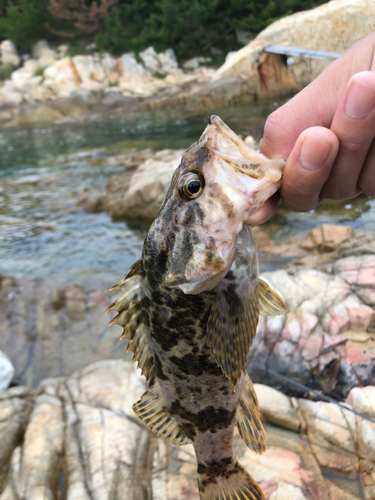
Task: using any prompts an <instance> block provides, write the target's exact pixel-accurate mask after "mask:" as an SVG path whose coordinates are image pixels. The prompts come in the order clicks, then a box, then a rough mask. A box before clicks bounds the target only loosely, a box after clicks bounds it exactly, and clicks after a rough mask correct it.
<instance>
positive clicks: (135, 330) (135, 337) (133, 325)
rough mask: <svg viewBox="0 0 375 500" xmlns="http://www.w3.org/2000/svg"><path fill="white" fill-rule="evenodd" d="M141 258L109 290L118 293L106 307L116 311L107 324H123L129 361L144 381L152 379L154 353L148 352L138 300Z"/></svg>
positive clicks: (139, 298)
mask: <svg viewBox="0 0 375 500" xmlns="http://www.w3.org/2000/svg"><path fill="white" fill-rule="evenodd" d="M141 274H142V261H141V260H138V261H137V262H136V263H135V264H133V266H132V267H131V268H130V272H129V274H128V275H127V277H126V278H125V279H124V280H123V281H121V282H120V283H118V284H117V285H116V286H115V287H113V288H112V290H114V289H116V290H121V291H122V292H123V293H122V295H121V296H120V297H119V298H118V299H117V300H116V301H115V302H114V303H113V304H112V305H111V306H110V307H109V308H108V309H107V311H106V313H107V312H108V311H117V312H118V315H117V316H116V317H115V318H113V319H112V321H111V322H110V323H109V324H110V325H119V326H122V328H123V333H122V335H121V337H120V340H121V339H124V338H127V339H128V340H129V344H128V347H127V349H126V351H127V352H128V351H133V352H134V357H133V363H134V362H135V361H137V362H138V368H140V369H141V373H142V375H144V376H145V377H146V379H147V381H148V382H150V383H153V381H154V379H155V369H154V356H153V354H152V351H151V348H150V345H149V341H148V337H147V328H146V326H145V324H144V322H143V320H144V318H143V309H142V308H143V304H142V282H141Z"/></svg>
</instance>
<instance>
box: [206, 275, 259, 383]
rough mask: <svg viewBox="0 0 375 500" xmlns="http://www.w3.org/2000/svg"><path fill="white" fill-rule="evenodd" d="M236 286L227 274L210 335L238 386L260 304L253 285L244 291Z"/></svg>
mask: <svg viewBox="0 0 375 500" xmlns="http://www.w3.org/2000/svg"><path fill="white" fill-rule="evenodd" d="M226 285H228V286H226ZM232 287H233V283H232V282H229V283H228V280H227V278H224V280H223V281H222V282H221V283H220V285H219V287H218V292H217V294H216V298H215V301H214V303H213V306H212V309H211V313H210V316H209V318H208V323H207V334H206V338H207V344H208V346H209V347H210V349H211V351H212V353H213V355H214V357H215V360H216V362H217V364H218V365H219V366H220V368H221V369H222V370H223V373H224V374H225V375H226V376H227V377H228V379H229V380H230V381H231V383H232V384H233V386H234V388H235V387H236V385H237V383H238V381H239V380H240V378H241V375H242V374H243V373H244V372H245V369H246V361H247V354H248V352H249V349H250V347H251V343H252V341H253V338H254V335H255V332H256V328H257V324H258V317H259V305H258V297H257V296H256V290H253V289H252V287H251V286H248V287H247V288H246V290H245V291H241V293H237V292H236V291H234V290H232Z"/></svg>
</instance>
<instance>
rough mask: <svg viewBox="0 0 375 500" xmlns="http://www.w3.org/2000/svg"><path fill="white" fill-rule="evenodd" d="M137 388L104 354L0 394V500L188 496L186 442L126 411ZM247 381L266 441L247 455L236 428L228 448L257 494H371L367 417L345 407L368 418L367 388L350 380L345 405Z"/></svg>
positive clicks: (373, 411) (296, 499) (192, 469)
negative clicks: (162, 434) (174, 441)
mask: <svg viewBox="0 0 375 500" xmlns="http://www.w3.org/2000/svg"><path fill="white" fill-rule="evenodd" d="M145 389H146V386H145V384H144V380H143V378H142V377H140V375H139V373H137V372H136V370H135V368H134V366H133V365H132V364H131V363H129V362H124V361H113V360H112V361H101V362H98V363H95V364H92V365H89V366H87V367H86V368H84V369H82V370H80V371H77V372H76V373H74V374H73V375H72V376H71V377H68V378H54V379H46V380H44V381H43V382H42V383H41V384H40V386H39V387H38V388H37V389H32V388H27V387H16V388H12V389H9V390H8V391H3V392H2V393H0V498H1V500H16V499H17V500H29V499H32V498H35V499H37V498H51V499H52V498H61V497H64V498H72V499H73V498H77V499H80V500H88V499H105V498H111V499H113V500H119V499H121V500H140V499H141V498H155V499H156V498H157V499H158V500H175V499H180V498H181V499H182V498H186V499H190V500H198V499H199V494H198V488H197V473H196V469H197V463H196V459H195V453H194V449H193V446H192V445H187V446H182V447H178V446H172V445H170V444H169V443H167V442H166V441H163V440H162V439H160V438H157V437H156V436H155V435H154V434H152V433H151V432H150V431H149V430H148V429H147V428H146V427H145V426H144V425H143V424H142V423H141V422H140V421H139V420H138V419H137V418H136V417H135V415H134V413H133V410H132V408H131V406H132V404H133V403H134V402H135V401H136V400H137V399H139V397H140V396H141V395H142V393H143V392H144V391H145ZM255 390H256V392H257V394H258V398H259V404H260V413H261V417H262V419H263V420H264V422H265V423H266V432H267V439H268V448H267V451H266V452H265V453H264V454H263V455H261V456H259V455H256V454H255V453H254V452H253V451H250V450H249V449H248V448H246V447H245V445H244V444H243V442H242V441H241V440H240V438H239V435H238V434H237V433H236V434H235V439H234V454H235V456H236V457H237V458H238V460H239V461H240V463H241V464H242V465H243V466H244V467H245V468H246V469H247V470H248V471H249V472H250V473H251V475H252V476H253V477H254V479H255V480H256V481H257V482H258V483H259V484H260V486H261V487H262V489H263V491H264V493H265V495H266V498H268V499H270V500H276V499H279V500H280V499H284V498H288V499H289V500H327V499H328V498H329V499H331V500H360V499H362V498H364V497H363V492H364V494H365V498H367V499H372V498H374V494H375V476H374V456H373V450H374V446H375V442H374V436H375V424H374V423H373V422H371V421H369V420H365V419H364V418H362V417H361V416H359V415H354V414H353V413H352V412H351V411H350V409H351V408H353V409H355V410H356V411H358V412H361V413H363V414H364V415H365V416H367V417H369V418H370V419H371V418H374V417H375V387H367V388H357V389H353V391H352V392H351V393H350V394H349V397H348V400H347V401H346V403H345V404H346V406H347V408H349V409H346V410H345V409H342V408H340V407H338V406H337V405H335V404H333V403H322V402H313V401H306V400H303V399H295V398H289V397H287V396H284V395H283V394H280V393H279V392H278V391H275V390H273V389H271V390H270V389H269V388H268V387H265V386H263V385H258V384H257V385H255ZM328 478H329V479H328ZM63 485H64V486H63ZM64 490H65V491H64Z"/></svg>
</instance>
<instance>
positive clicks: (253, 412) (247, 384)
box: [236, 373, 267, 454]
mask: <svg viewBox="0 0 375 500" xmlns="http://www.w3.org/2000/svg"><path fill="white" fill-rule="evenodd" d="M258 411H259V404H258V398H257V395H256V393H255V389H254V386H253V383H252V382H251V380H250V377H249V375H248V374H247V373H245V374H244V376H243V379H242V384H241V393H240V399H239V400H238V406H237V411H236V425H237V429H238V432H239V434H240V436H241V438H242V439H243V440H244V441H245V443H246V446H248V447H249V448H250V449H251V450H253V451H255V453H258V454H261V453H263V452H264V451H266V446H267V437H266V433H265V430H264V427H263V424H262V422H261V420H260V417H259V412H258Z"/></svg>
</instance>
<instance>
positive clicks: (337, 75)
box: [246, 32, 375, 225]
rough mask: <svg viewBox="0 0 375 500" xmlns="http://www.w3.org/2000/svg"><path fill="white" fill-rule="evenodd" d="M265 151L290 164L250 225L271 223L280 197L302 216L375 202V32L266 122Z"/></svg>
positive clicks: (263, 143) (346, 53)
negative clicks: (364, 199)
mask: <svg viewBox="0 0 375 500" xmlns="http://www.w3.org/2000/svg"><path fill="white" fill-rule="evenodd" d="M261 152H262V153H264V154H265V155H266V156H268V157H269V158H287V163H286V166H285V172H284V175H283V182H282V186H281V188H280V191H279V193H276V194H275V195H274V196H273V197H272V198H270V199H269V200H268V201H267V202H266V203H265V204H264V205H263V206H262V207H261V208H260V209H258V210H257V211H256V212H254V213H253V214H252V215H251V216H250V217H249V219H248V220H247V221H246V223H247V224H250V225H254V224H261V223H263V222H265V221H266V220H268V219H269V218H270V217H271V216H272V215H273V213H274V211H275V209H276V206H277V204H278V202H279V199H280V197H281V199H282V200H283V202H284V203H285V204H286V205H287V206H288V207H289V208H291V209H292V210H295V211H299V212H305V211H308V210H312V209H313V208H315V207H317V206H318V205H319V204H320V203H321V202H322V201H323V200H324V199H327V198H329V199H332V200H340V199H350V198H354V197H355V196H357V195H358V194H360V193H361V192H363V193H365V194H367V195H369V196H375V32H374V33H372V34H371V35H368V36H367V37H365V38H363V39H362V40H360V41H359V42H357V43H356V44H354V45H353V46H352V47H351V48H350V49H349V50H347V51H346V52H345V53H344V54H343V55H342V56H340V57H339V58H338V59H337V60H336V61H334V62H333V63H332V64H330V65H329V66H328V67H327V68H326V69H325V70H324V71H323V72H322V73H321V74H320V75H319V76H318V77H317V78H316V79H315V80H314V81H313V82H312V83H311V84H310V85H308V86H307V87H306V88H304V89H303V90H302V91H301V92H299V93H298V94H297V95H296V96H294V97H293V98H292V99H291V100H290V101H288V102H287V103H286V104H284V105H283V106H281V107H280V108H279V109H277V110H276V111H274V112H273V113H272V114H271V115H270V116H269V117H268V120H267V122H266V124H265V128H264V136H263V141H262V147H261Z"/></svg>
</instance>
